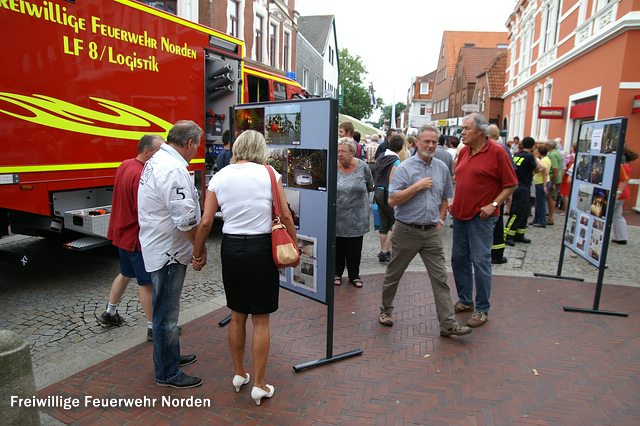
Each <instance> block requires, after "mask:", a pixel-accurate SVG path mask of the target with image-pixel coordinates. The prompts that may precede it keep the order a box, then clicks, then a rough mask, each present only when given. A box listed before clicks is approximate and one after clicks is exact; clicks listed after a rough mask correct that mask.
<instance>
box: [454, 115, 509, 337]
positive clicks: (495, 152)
mask: <svg viewBox="0 0 640 426" xmlns="http://www.w3.org/2000/svg"><path fill="white" fill-rule="evenodd" d="M488 125H489V123H488V122H487V119H486V118H485V117H484V116H483V115H482V114H477V113H474V114H471V115H469V116H467V117H466V118H465V119H464V121H463V124H462V143H464V145H465V146H464V148H462V150H461V151H460V153H459V155H458V161H457V163H456V168H455V180H456V187H455V192H454V195H453V203H452V205H451V208H450V212H451V215H452V216H453V247H452V249H451V268H452V269H453V277H454V279H455V282H456V288H457V290H458V298H459V300H458V303H456V304H455V306H454V307H455V311H456V312H464V311H474V313H473V315H472V316H471V318H470V319H469V320H468V321H467V325H468V326H470V327H480V326H481V325H483V324H484V323H485V322H486V321H487V315H488V313H489V307H490V303H489V298H490V296H491V245H492V243H493V228H494V226H495V223H496V221H497V220H498V215H499V214H500V209H499V206H500V205H501V204H502V203H503V202H504V201H505V200H506V199H507V198H509V196H510V195H511V193H512V192H513V191H514V190H515V189H516V187H517V185H518V178H517V177H516V174H515V172H514V171H513V164H512V161H511V158H509V155H508V154H507V153H506V151H505V149H504V148H503V147H501V146H500V145H499V144H498V143H496V142H494V141H492V140H490V139H488V138H487V127H488ZM474 278H475V287H476V297H475V306H474V302H473V282H474Z"/></svg>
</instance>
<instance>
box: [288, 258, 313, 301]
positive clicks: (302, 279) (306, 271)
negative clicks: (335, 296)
mask: <svg viewBox="0 0 640 426" xmlns="http://www.w3.org/2000/svg"><path fill="white" fill-rule="evenodd" d="M314 269H315V265H314V264H313V263H309V262H305V260H304V259H302V258H301V259H300V264H299V265H298V266H297V267H296V268H294V269H293V285H294V287H302V288H304V289H305V290H307V291H310V292H312V293H317V292H318V286H317V283H316V276H315V273H314Z"/></svg>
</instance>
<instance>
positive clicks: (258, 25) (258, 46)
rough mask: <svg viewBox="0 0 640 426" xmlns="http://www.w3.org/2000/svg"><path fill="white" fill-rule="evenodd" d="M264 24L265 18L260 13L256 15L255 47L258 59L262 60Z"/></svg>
mask: <svg viewBox="0 0 640 426" xmlns="http://www.w3.org/2000/svg"><path fill="white" fill-rule="evenodd" d="M263 24H264V18H263V17H262V16H260V15H256V40H255V49H256V61H258V62H262V43H263V33H262V28H264V27H263Z"/></svg>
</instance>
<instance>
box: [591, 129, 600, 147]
mask: <svg viewBox="0 0 640 426" xmlns="http://www.w3.org/2000/svg"><path fill="white" fill-rule="evenodd" d="M602 130H603V129H602V128H598V129H593V133H592V134H591V145H590V146H589V149H590V150H592V151H600V148H601V147H602V133H603V132H602Z"/></svg>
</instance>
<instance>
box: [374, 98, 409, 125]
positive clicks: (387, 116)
mask: <svg viewBox="0 0 640 426" xmlns="http://www.w3.org/2000/svg"><path fill="white" fill-rule="evenodd" d="M378 106H381V107H382V114H380V119H379V120H378V122H377V123H376V124H375V126H376V127H377V128H378V129H382V128H384V126H383V125H384V124H385V122H386V123H387V128H392V129H395V128H396V125H395V124H392V123H391V104H389V105H384V104H383V103H382V99H380V98H379V99H378ZM406 107H407V106H406V105H405V104H404V103H402V102H396V120H397V119H398V118H399V117H400V112H402V110H404V109H405V108H406Z"/></svg>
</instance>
